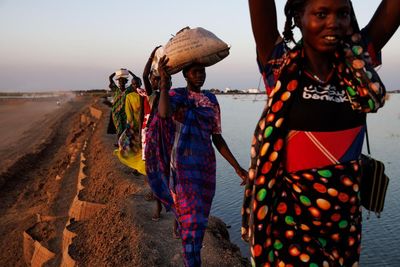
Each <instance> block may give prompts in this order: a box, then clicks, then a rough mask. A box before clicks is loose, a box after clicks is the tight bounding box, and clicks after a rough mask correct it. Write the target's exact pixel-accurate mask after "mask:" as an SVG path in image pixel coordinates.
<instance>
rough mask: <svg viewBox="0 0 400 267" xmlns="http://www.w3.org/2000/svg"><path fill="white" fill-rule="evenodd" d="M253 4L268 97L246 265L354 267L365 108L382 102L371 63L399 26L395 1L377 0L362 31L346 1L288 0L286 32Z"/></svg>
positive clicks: (258, 140)
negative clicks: (296, 35) (297, 38)
mask: <svg viewBox="0 0 400 267" xmlns="http://www.w3.org/2000/svg"><path fill="white" fill-rule="evenodd" d="M249 6H250V15H251V22H252V28H253V33H254V37H255V41H256V48H257V60H258V64H259V67H260V70H261V72H262V74H263V77H264V82H265V86H266V89H267V94H268V105H267V107H266V108H265V110H264V112H263V114H262V116H261V119H260V121H259V123H258V124H257V127H256V130H255V133H254V139H253V143H252V148H251V167H250V170H249V182H248V184H247V185H246V189H245V199H244V204H243V209H242V215H243V221H242V223H243V226H242V236H243V238H244V239H245V240H249V241H250V244H251V257H252V263H253V265H254V266H357V265H358V262H359V256H360V243H361V208H360V199H359V188H360V186H359V185H360V184H359V183H360V180H359V179H360V165H359V161H358V159H359V156H360V153H361V149H362V143H363V138H364V129H365V121H366V113H367V112H376V111H377V109H379V108H380V107H382V106H383V104H384V96H385V88H384V86H383V84H382V82H381V81H380V79H379V77H378V75H377V73H376V72H375V70H374V67H375V66H377V65H379V64H380V51H381V49H382V48H383V47H384V45H385V44H386V43H387V41H388V40H389V39H390V38H391V36H392V35H393V34H394V33H395V31H396V29H397V28H398V26H399V23H400V1H396V0H383V1H382V2H381V4H380V6H379V8H378V9H377V11H376V13H375V15H374V16H373V18H372V19H371V21H370V22H369V24H368V25H367V26H366V27H365V28H364V29H363V30H361V31H360V30H359V29H358V25H357V21H356V18H355V15H354V11H353V8H352V4H351V2H350V1H349V0H289V1H287V2H286V6H285V14H286V17H287V21H286V24H285V30H284V32H283V39H282V38H281V37H280V35H279V32H278V29H277V19H276V8H275V3H274V1H273V0H249ZM295 26H296V27H298V28H299V29H300V32H301V35H302V39H301V40H300V41H299V42H297V43H296V42H295V41H294V39H293V33H292V29H293V28H294V27H295ZM291 42H292V43H293V44H294V47H293V48H290V47H292V46H289V44H290V43H291Z"/></svg>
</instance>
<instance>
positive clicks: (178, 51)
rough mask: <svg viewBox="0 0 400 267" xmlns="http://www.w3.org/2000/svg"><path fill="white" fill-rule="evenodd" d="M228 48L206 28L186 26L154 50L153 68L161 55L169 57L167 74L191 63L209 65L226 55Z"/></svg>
mask: <svg viewBox="0 0 400 267" xmlns="http://www.w3.org/2000/svg"><path fill="white" fill-rule="evenodd" d="M229 48H230V47H229V46H228V45H227V44H226V43H225V42H224V41H222V40H221V39H219V38H218V37H217V36H216V35H215V34H213V33H212V32H210V31H208V30H206V29H203V28H201V27H198V28H193V29H191V28H189V27H186V28H184V29H182V30H180V31H179V32H178V33H177V34H176V35H175V36H174V37H172V38H171V39H170V40H169V41H168V42H167V43H166V44H165V45H164V46H163V47H161V48H159V49H158V50H160V51H158V50H157V51H156V54H155V57H154V58H155V59H154V61H153V69H156V67H157V65H158V60H159V58H160V57H161V56H163V55H166V56H167V57H168V58H169V61H168V64H167V67H168V69H167V71H168V73H169V74H175V73H177V72H179V71H181V70H182V69H183V68H184V67H186V66H188V65H190V64H192V63H198V64H202V65H204V66H205V67H207V66H211V65H214V64H215V63H217V62H219V61H221V60H222V59H224V58H225V57H227V56H228V55H229Z"/></svg>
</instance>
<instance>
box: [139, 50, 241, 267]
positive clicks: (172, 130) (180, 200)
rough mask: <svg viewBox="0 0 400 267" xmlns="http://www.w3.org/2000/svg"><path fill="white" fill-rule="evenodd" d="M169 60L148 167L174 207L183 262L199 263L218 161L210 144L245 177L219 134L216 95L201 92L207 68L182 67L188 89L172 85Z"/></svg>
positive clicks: (162, 74) (162, 68)
mask: <svg viewBox="0 0 400 267" xmlns="http://www.w3.org/2000/svg"><path fill="white" fill-rule="evenodd" d="M167 62H168V59H166V58H165V57H163V58H161V59H160V63H159V67H158V72H159V74H160V78H161V81H160V90H161V92H160V101H159V105H158V113H157V114H155V116H154V118H153V120H152V122H151V123H150V125H149V132H148V135H147V138H148V140H149V143H148V144H147V148H146V161H147V162H146V163H147V164H146V171H147V174H148V177H149V182H150V185H151V187H152V190H153V192H154V194H155V195H156V197H158V198H159V199H161V201H162V202H163V204H164V205H165V206H166V208H167V210H169V209H172V210H173V212H174V213H175V216H176V220H177V222H178V231H179V234H180V237H181V239H182V246H183V253H184V255H183V256H184V263H185V266H201V258H200V250H201V247H202V242H203V237H204V233H205V230H206V227H207V223H208V216H209V213H210V208H211V203H212V199H213V197H214V193H215V182H216V181H215V175H216V161H215V154H214V149H213V147H212V144H214V145H215V147H216V148H217V150H218V151H219V152H220V153H221V155H222V156H223V157H224V158H225V159H226V160H227V161H228V162H229V163H230V164H231V165H232V167H233V168H234V169H235V170H236V173H237V174H238V175H239V176H240V177H241V178H242V179H243V180H245V179H246V178H247V172H246V171H245V170H244V169H242V168H241V167H240V166H239V164H238V162H237V161H236V159H235V158H234V156H233V155H232V153H231V152H230V150H229V148H228V146H227V144H226V143H225V140H224V139H223V137H222V135H221V121H220V109H219V105H218V101H217V98H216V97H215V96H214V95H213V94H212V93H210V92H207V91H201V87H202V86H203V84H204V81H205V78H206V72H205V68H204V67H203V66H201V65H196V64H193V65H191V66H189V67H187V68H185V69H184V70H183V75H184V77H185V79H186V81H187V87H186V88H177V89H171V90H170V87H171V84H170V78H171V77H170V76H169V74H167V72H166V64H167Z"/></svg>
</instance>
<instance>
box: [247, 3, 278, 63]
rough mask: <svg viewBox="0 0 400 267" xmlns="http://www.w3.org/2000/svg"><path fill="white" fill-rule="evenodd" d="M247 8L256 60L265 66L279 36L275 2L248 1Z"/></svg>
mask: <svg viewBox="0 0 400 267" xmlns="http://www.w3.org/2000/svg"><path fill="white" fill-rule="evenodd" d="M249 8H250V18H251V26H252V29H253V35H254V39H255V41H256V48H257V54H258V59H259V60H260V61H261V63H262V64H263V65H265V64H266V63H267V60H268V58H269V56H270V54H271V52H272V50H273V48H274V45H275V42H276V40H277V38H278V36H279V31H278V22H277V17H276V7H275V1H274V0H249Z"/></svg>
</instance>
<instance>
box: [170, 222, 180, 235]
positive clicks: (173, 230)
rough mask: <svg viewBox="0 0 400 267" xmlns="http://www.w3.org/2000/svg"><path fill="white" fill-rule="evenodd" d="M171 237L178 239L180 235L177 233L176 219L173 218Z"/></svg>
mask: <svg viewBox="0 0 400 267" xmlns="http://www.w3.org/2000/svg"><path fill="white" fill-rule="evenodd" d="M172 238H173V239H180V238H181V236H180V234H179V230H178V222H177V221H176V219H175V220H174V225H173V227H172Z"/></svg>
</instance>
